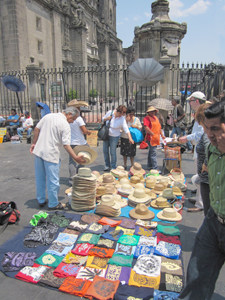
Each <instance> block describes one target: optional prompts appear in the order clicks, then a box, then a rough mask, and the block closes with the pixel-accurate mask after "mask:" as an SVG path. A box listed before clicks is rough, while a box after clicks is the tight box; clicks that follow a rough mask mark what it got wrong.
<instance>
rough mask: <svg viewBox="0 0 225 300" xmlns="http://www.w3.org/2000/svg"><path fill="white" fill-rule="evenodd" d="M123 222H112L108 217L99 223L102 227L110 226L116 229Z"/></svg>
mask: <svg viewBox="0 0 225 300" xmlns="http://www.w3.org/2000/svg"><path fill="white" fill-rule="evenodd" d="M121 222H122V221H121V220H120V221H117V220H112V219H110V218H107V217H103V218H101V219H100V220H99V221H98V223H99V224H101V225H109V226H111V227H116V226H118V225H120V223H121Z"/></svg>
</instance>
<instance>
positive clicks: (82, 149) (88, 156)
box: [73, 145, 98, 165]
mask: <svg viewBox="0 0 225 300" xmlns="http://www.w3.org/2000/svg"><path fill="white" fill-rule="evenodd" d="M73 151H74V153H75V154H76V155H79V156H80V155H83V157H84V159H85V163H82V165H89V164H91V163H93V162H94V161H95V160H96V158H97V157H98V153H97V152H96V151H95V150H93V149H92V148H91V147H89V146H87V145H80V146H76V147H75V148H73Z"/></svg>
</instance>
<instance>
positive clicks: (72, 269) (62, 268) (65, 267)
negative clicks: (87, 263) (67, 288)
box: [53, 262, 80, 278]
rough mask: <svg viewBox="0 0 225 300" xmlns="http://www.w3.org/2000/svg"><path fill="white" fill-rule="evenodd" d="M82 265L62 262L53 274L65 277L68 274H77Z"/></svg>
mask: <svg viewBox="0 0 225 300" xmlns="http://www.w3.org/2000/svg"><path fill="white" fill-rule="evenodd" d="M79 270H80V267H78V266H77V265H74V264H65V263H63V262H61V263H60V264H59V265H58V267H57V268H56V269H55V271H54V272H53V275H54V276H56V277H60V278H64V277H68V276H74V277H76V276H77V273H78V271H79Z"/></svg>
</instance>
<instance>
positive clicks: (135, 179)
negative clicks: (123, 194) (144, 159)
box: [130, 175, 141, 186]
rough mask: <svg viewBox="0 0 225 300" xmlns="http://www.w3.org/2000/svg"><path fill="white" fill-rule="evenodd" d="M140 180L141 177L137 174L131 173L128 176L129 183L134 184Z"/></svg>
mask: <svg viewBox="0 0 225 300" xmlns="http://www.w3.org/2000/svg"><path fill="white" fill-rule="evenodd" d="M139 182H141V179H140V178H139V177H138V176H137V175H133V176H131V178H130V184H131V185H132V186H135V185H136V184H137V183H139Z"/></svg>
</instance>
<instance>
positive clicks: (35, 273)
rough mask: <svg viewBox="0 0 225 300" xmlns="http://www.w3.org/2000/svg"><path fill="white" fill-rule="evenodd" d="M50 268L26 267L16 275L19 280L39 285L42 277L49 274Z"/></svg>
mask: <svg viewBox="0 0 225 300" xmlns="http://www.w3.org/2000/svg"><path fill="white" fill-rule="evenodd" d="M47 270H48V267H44V266H39V267H24V268H23V269H21V270H20V271H19V273H17V274H16V275H15V277H16V278H17V279H20V280H23V281H27V282H31V283H38V281H39V280H40V279H41V277H43V276H44V274H45V272H47Z"/></svg>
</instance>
